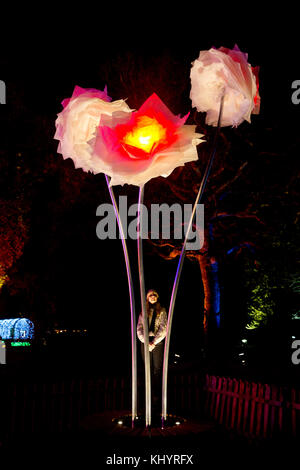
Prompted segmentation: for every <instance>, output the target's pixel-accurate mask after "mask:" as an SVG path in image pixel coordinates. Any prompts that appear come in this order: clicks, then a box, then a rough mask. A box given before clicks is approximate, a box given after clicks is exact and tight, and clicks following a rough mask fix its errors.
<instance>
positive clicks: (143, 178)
mask: <svg viewBox="0 0 300 470" xmlns="http://www.w3.org/2000/svg"><path fill="white" fill-rule="evenodd" d="M121 114H122V115H121ZM187 117H188V116H185V117H183V118H180V117H178V116H175V115H174V114H172V113H171V112H170V110H169V109H168V108H167V107H166V106H165V104H164V103H163V102H162V101H161V100H160V98H159V97H158V96H157V95H156V94H155V93H154V94H153V95H151V96H150V97H149V98H148V99H147V100H146V101H145V103H144V104H143V105H142V106H141V108H140V109H139V110H138V111H135V112H133V113H113V114H112V115H111V116H108V115H103V116H101V120H100V126H99V127H98V132H97V135H96V138H95V141H94V142H93V150H94V157H93V163H94V173H99V172H104V171H105V172H106V173H107V174H108V175H109V176H110V177H111V182H110V184H111V185H117V184H122V185H123V184H125V183H127V184H133V185H136V186H143V185H144V184H145V183H146V182H147V181H149V180H150V179H152V178H155V177H157V176H164V177H167V176H169V175H170V173H172V171H173V170H174V169H175V168H176V167H178V166H181V165H184V164H185V163H187V162H190V161H193V160H197V158H198V156H197V148H196V146H197V145H198V144H199V143H200V142H202V140H201V139H200V137H202V135H200V134H196V133H195V126H190V125H184V123H185V121H186V119H187ZM104 169H105V170H104Z"/></svg>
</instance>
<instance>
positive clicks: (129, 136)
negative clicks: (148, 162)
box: [122, 116, 167, 153]
mask: <svg viewBox="0 0 300 470" xmlns="http://www.w3.org/2000/svg"><path fill="white" fill-rule="evenodd" d="M166 136H167V130H166V128H165V127H164V126H163V125H161V124H160V123H159V122H158V121H157V120H156V119H155V118H152V117H150V116H140V117H138V118H137V122H136V125H135V126H134V127H133V128H132V130H130V131H129V132H127V133H126V134H125V136H124V137H123V139H122V143H123V144H126V145H130V146H131V147H136V148H138V149H141V150H144V152H146V153H150V152H151V150H152V149H153V147H156V146H158V145H159V144H165V143H166Z"/></svg>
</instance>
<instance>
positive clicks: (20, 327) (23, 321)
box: [0, 318, 34, 340]
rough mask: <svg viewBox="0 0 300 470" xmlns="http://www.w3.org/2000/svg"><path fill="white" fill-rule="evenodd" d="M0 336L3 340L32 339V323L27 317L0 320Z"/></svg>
mask: <svg viewBox="0 0 300 470" xmlns="http://www.w3.org/2000/svg"><path fill="white" fill-rule="evenodd" d="M0 338H1V339H4V340H6V339H10V340H16V339H22V340H27V339H33V338H34V324H33V323H32V321H30V320H28V318H11V319H9V320H0Z"/></svg>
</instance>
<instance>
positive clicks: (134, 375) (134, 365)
mask: <svg viewBox="0 0 300 470" xmlns="http://www.w3.org/2000/svg"><path fill="white" fill-rule="evenodd" d="M105 180H106V183H107V187H108V191H109V195H110V198H111V202H112V204H113V207H114V211H115V215H116V219H117V223H118V227H119V231H120V235H121V240H122V246H123V253H124V258H125V264H126V273H127V279H128V290H129V300H130V314H131V382H132V384H131V395H132V400H131V416H132V427H134V420H135V418H136V416H137V353H136V312H135V299H134V289H133V281H132V275H131V268H130V262H129V255H128V250H127V243H126V238H125V235H124V229H123V225H122V220H121V217H120V214H119V210H118V206H117V203H116V198H115V195H114V191H113V188H112V186H110V178H109V177H108V176H107V175H105Z"/></svg>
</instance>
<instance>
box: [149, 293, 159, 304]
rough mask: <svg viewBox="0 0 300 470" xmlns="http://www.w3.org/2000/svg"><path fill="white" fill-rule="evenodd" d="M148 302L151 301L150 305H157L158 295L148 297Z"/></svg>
mask: <svg viewBox="0 0 300 470" xmlns="http://www.w3.org/2000/svg"><path fill="white" fill-rule="evenodd" d="M148 300H149V302H150V304H155V302H157V295H156V294H150V295H148Z"/></svg>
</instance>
